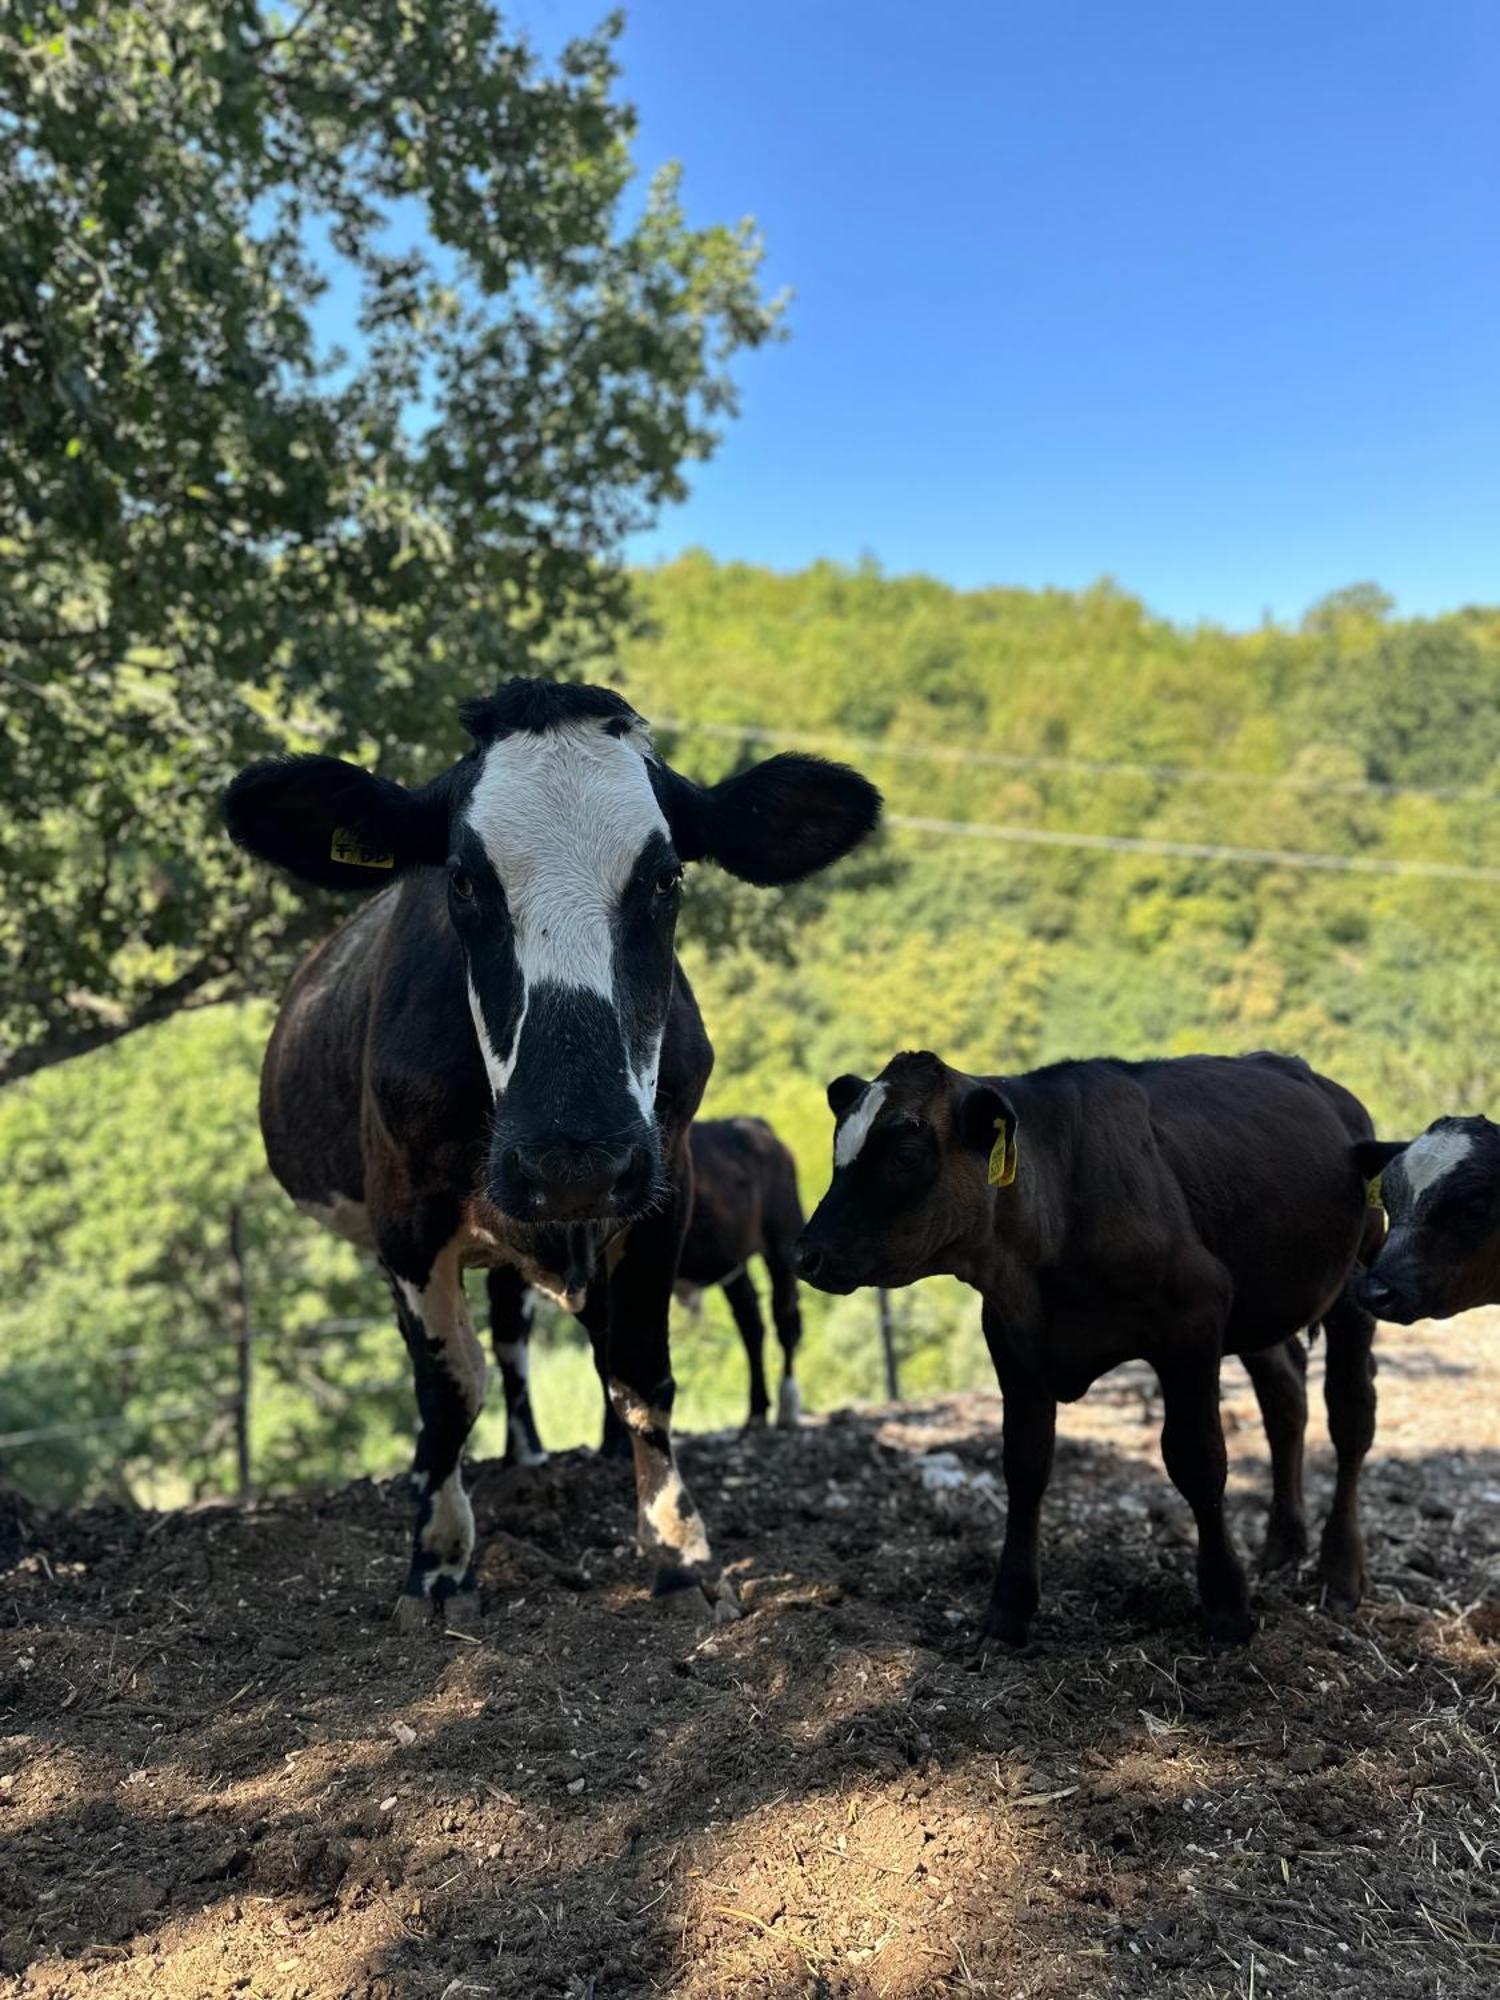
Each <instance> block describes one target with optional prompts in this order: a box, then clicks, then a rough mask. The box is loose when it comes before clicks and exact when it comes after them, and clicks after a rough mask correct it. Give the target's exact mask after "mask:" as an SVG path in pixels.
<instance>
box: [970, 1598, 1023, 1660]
mask: <svg viewBox="0 0 1500 2000" xmlns="http://www.w3.org/2000/svg"><path fill="white" fill-rule="evenodd" d="M1030 1635H1031V1621H1030V1620H1029V1619H1027V1618H1023V1617H1021V1615H1020V1614H1019V1612H1015V1611H997V1610H996V1609H995V1607H994V1606H993V1605H991V1607H990V1609H989V1610H988V1611H987V1612H986V1613H985V1615H984V1617H983V1618H982V1619H981V1620H980V1624H979V1644H980V1648H981V1650H982V1649H983V1648H984V1647H985V1646H989V1645H999V1646H1024V1645H1025V1644H1026V1642H1027V1640H1028V1639H1029V1637H1030Z"/></svg>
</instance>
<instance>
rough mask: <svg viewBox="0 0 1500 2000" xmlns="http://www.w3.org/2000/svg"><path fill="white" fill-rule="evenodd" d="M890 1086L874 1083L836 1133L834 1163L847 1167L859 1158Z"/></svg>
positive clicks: (834, 1136) (837, 1165)
mask: <svg viewBox="0 0 1500 2000" xmlns="http://www.w3.org/2000/svg"><path fill="white" fill-rule="evenodd" d="M889 1087H890V1086H889V1085H888V1084H884V1083H872V1084H871V1085H870V1087H869V1089H868V1090H867V1091H866V1092H865V1094H864V1096H863V1097H861V1098H860V1100H859V1102H858V1103H857V1104H856V1105H855V1107H854V1109H853V1110H852V1111H851V1112H850V1113H849V1114H848V1116H847V1117H846V1118H845V1120H844V1122H843V1124H842V1125H840V1127H839V1129H838V1130H837V1132H835V1133H834V1135H833V1164H834V1165H835V1166H836V1167H847V1166H848V1165H849V1164H850V1163H851V1161H853V1160H856V1159H858V1157H859V1149H860V1147H861V1146H862V1145H863V1144H864V1143H865V1141H866V1139H868V1138H869V1136H870V1127H871V1126H872V1125H873V1124H874V1123H875V1119H876V1116H877V1115H878V1113H879V1111H880V1107H881V1105H882V1104H884V1102H885V1098H886V1092H887V1090H888V1089H889Z"/></svg>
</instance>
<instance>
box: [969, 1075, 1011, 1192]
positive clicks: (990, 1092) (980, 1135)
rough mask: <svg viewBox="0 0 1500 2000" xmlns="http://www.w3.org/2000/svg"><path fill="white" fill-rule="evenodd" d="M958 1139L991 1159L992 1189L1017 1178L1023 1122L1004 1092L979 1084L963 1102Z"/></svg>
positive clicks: (988, 1084)
mask: <svg viewBox="0 0 1500 2000" xmlns="http://www.w3.org/2000/svg"><path fill="white" fill-rule="evenodd" d="M957 1122H958V1136H959V1138H960V1139H961V1140H962V1142H963V1144H964V1145H966V1146H968V1147H969V1148H970V1149H971V1150H972V1151H973V1152H976V1153H983V1154H985V1155H986V1156H987V1158H988V1160H989V1178H990V1185H991V1186H992V1187H1009V1186H1010V1184H1011V1182H1012V1181H1013V1180H1014V1179H1015V1177H1016V1168H1017V1165H1018V1161H1019V1152H1018V1146H1017V1140H1016V1134H1017V1132H1018V1131H1019V1130H1020V1125H1021V1121H1020V1119H1019V1118H1018V1117H1017V1116H1016V1107H1015V1106H1014V1105H1013V1104H1012V1103H1011V1101H1010V1099H1009V1098H1008V1097H1007V1096H1006V1094H1005V1092H1004V1091H1003V1090H996V1088H995V1086H994V1085H993V1084H990V1083H980V1084H976V1085H975V1087H974V1088H973V1089H972V1090H971V1091H969V1092H968V1093H967V1094H966V1095H965V1096H964V1097H963V1098H961V1099H960V1101H959V1106H958V1121H957Z"/></svg>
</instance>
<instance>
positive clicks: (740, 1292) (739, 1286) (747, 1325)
mask: <svg viewBox="0 0 1500 2000" xmlns="http://www.w3.org/2000/svg"><path fill="white" fill-rule="evenodd" d="M723 1289H724V1296H725V1298H726V1299H728V1301H729V1310H730V1311H731V1312H732V1313H733V1314H734V1323H735V1325H736V1326H737V1327H738V1328H739V1330H740V1340H741V1342H742V1343H743V1345H744V1349H745V1359H746V1361H748V1362H749V1364H750V1415H749V1418H748V1420H747V1422H746V1429H748V1430H759V1429H761V1428H763V1426H764V1424H765V1421H766V1416H767V1413H768V1412H769V1410H770V1408H771V1397H770V1394H769V1392H768V1390H767V1388H766V1359H765V1348H766V1325H765V1321H764V1320H763V1319H762V1318H761V1316H760V1300H759V1299H758V1298H757V1297H756V1296H755V1286H754V1285H753V1284H752V1283H751V1281H750V1273H749V1272H748V1271H746V1270H744V1269H743V1268H742V1269H740V1270H738V1271H736V1272H735V1274H734V1276H733V1277H732V1278H726V1279H725V1281H724V1288H723Z"/></svg>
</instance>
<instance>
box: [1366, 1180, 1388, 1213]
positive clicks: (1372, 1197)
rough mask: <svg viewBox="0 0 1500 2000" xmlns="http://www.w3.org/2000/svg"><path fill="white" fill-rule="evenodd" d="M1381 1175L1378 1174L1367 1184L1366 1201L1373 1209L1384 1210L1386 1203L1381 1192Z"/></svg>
mask: <svg viewBox="0 0 1500 2000" xmlns="http://www.w3.org/2000/svg"><path fill="white" fill-rule="evenodd" d="M1380 1179H1381V1177H1380V1175H1379V1174H1376V1175H1374V1176H1373V1178H1372V1179H1370V1180H1367V1181H1366V1182H1365V1200H1366V1202H1367V1203H1368V1204H1369V1206H1370V1207H1371V1208H1384V1207H1385V1201H1384V1199H1383V1197H1382V1195H1381V1192H1380Z"/></svg>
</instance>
